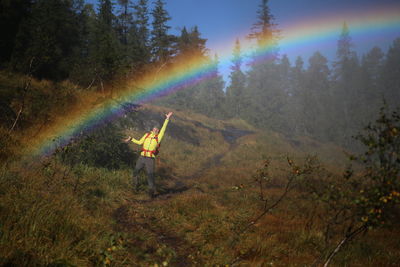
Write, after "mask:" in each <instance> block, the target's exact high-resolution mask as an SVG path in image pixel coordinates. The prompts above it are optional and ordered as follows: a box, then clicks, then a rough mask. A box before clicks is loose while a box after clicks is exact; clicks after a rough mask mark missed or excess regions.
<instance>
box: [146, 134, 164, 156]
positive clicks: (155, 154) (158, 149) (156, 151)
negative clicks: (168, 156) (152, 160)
mask: <svg viewBox="0 0 400 267" xmlns="http://www.w3.org/2000/svg"><path fill="white" fill-rule="evenodd" d="M150 134H151V133H147V135H146V137H145V138H144V140H146V139H147V138H149V136H150ZM153 139H155V140H156V142H157V146H156V150H146V149H144V147H142V151H144V152H148V153H150V156H152V155H154V156H157V155H158V154H159V153H160V143H159V142H158V135H156V136H154V138H153Z"/></svg>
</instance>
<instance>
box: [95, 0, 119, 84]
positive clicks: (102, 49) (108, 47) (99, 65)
mask: <svg viewBox="0 0 400 267" xmlns="http://www.w3.org/2000/svg"><path fill="white" fill-rule="evenodd" d="M114 26H115V15H114V13H113V3H112V1H111V0H100V2H99V14H98V20H97V25H96V30H95V31H96V32H95V40H94V46H93V48H94V49H93V50H94V51H93V53H92V56H93V60H92V61H93V62H94V66H93V67H94V69H95V75H96V76H97V78H98V82H100V84H101V85H102V84H103V83H104V82H106V81H111V80H112V79H113V78H114V77H115V75H117V74H118V70H119V67H120V63H121V60H122V53H121V46H120V42H119V40H118V37H117V34H116V31H115V28H114Z"/></svg>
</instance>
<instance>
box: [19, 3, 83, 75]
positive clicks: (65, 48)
mask: <svg viewBox="0 0 400 267" xmlns="http://www.w3.org/2000/svg"><path fill="white" fill-rule="evenodd" d="M74 3H76V1H51V0H38V1H36V2H35V3H34V4H33V5H32V9H31V12H30V14H29V16H27V17H26V18H25V19H24V20H23V21H22V22H21V25H20V27H19V32H18V34H17V36H16V41H15V46H14V51H13V55H12V66H13V68H14V69H15V70H17V71H22V72H27V68H29V66H30V63H29V62H31V61H32V59H34V60H33V68H32V69H31V71H32V70H33V74H34V75H36V76H37V77H39V78H49V79H54V80H60V79H65V78H67V77H68V74H69V72H70V70H71V56H73V53H74V49H75V48H76V47H78V46H79V42H80V32H79V20H78V17H77V14H76V12H75V10H74V7H75V6H74Z"/></svg>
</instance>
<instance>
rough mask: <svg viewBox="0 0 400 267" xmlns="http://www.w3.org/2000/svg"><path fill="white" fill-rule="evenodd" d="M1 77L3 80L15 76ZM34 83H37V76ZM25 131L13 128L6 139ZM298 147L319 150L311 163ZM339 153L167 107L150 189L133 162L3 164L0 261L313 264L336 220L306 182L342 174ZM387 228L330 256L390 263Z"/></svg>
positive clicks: (138, 132)
mask: <svg viewBox="0 0 400 267" xmlns="http://www.w3.org/2000/svg"><path fill="white" fill-rule="evenodd" d="M3 78H4V77H3ZM5 80H6V79H5V78H4V79H3V87H2V88H5V87H7V86H12V85H10V84H8V85H7V86H6V85H4V84H5V83H6V82H4V81H5ZM57 86H59V85H57ZM67 87H68V86H67ZM35 88H37V90H36V91H35V92H36V93H37V94H39V93H43V92H45V88H46V82H40V83H39V82H38V84H36V85H35ZM68 88H69V87H68ZM67 91H68V90H67ZM71 92H72V93H71V95H74V96H76V97H73V98H74V99H75V98H76V99H79V93H77V92H75V91H71ZM36 93H35V94H36ZM35 94H34V95H35ZM45 95H46V94H45ZM47 96H48V97H52V95H51V94H50V93H49V94H48V95H47ZM59 97H60V99H63V97H64V98H67V99H70V97H69V96H65V95H64V96H59ZM60 101H61V100H60ZM76 101H77V102H79V100H76ZM94 102H95V101H94ZM78 104H79V103H78ZM70 105H76V102H75V103H71V104H70ZM53 108H54V107H53ZM49 109H50V110H54V109H52V108H49ZM57 109H58V112H50V113H49V114H50V117H49V118H48V120H47V123H48V124H51V121H56V120H61V119H62V116H63V113H64V112H65V111H66V110H68V105H67V104H66V106H65V107H63V106H58V107H57ZM168 111H170V110H169V109H167V108H163V107H158V106H151V105H146V106H143V107H141V108H139V109H138V110H137V111H136V112H135V113H134V116H132V117H131V118H130V119H128V121H130V122H129V123H128V124H125V125H124V127H125V130H124V132H123V133H122V135H131V136H134V137H136V138H139V137H141V136H142V135H143V134H144V133H145V132H146V131H147V130H148V128H149V127H151V126H152V124H153V122H154V121H158V122H159V123H162V121H163V118H164V114H165V113H167V112H168ZM172 111H173V110H172ZM25 121H26V123H27V122H28V121H29V120H27V119H26V118H25ZM42 121H43V118H42V117H41V116H38V117H37V122H38V123H37V124H34V125H33V126H31V128H29V125H28V126H26V127H27V129H28V130H29V131H30V132H34V130H35V131H38V130H40V125H41V124H40V123H39V122H42ZM43 127H45V126H43ZM17 133H18V134H17ZM20 136H21V137H20ZM24 138H26V137H24V135H23V134H22V133H19V132H16V134H15V136H14V139H13V140H15V142H17V143H18V141H20V140H24ZM7 142H11V141H9V140H8V141H7ZM21 142H22V143H24V141H21ZM15 147H17V145H16V146H15ZM129 147H130V149H131V150H134V151H139V147H138V146H135V145H134V144H131V145H129ZM307 155H317V156H318V158H319V160H320V163H318V162H317V161H315V160H314V159H312V158H310V157H307ZM132 161H134V157H132ZM346 163H347V161H346V157H345V156H344V154H343V149H342V148H340V147H337V146H335V145H333V144H323V143H319V142H317V141H314V140H311V139H309V138H306V137H298V138H293V137H288V136H283V135H281V134H278V133H274V132H268V131H260V130H258V129H255V128H253V127H251V126H250V125H248V124H247V123H246V122H244V121H241V120H230V121H221V120H216V119H210V118H207V117H205V116H202V115H200V114H194V113H191V112H188V111H174V115H173V117H172V119H171V122H170V124H169V126H168V128H167V132H166V136H165V139H164V140H163V142H162V145H161V153H160V156H159V158H158V160H157V177H156V184H157V188H158V196H157V197H156V198H155V199H149V198H148V197H147V194H146V178H145V176H144V175H143V177H142V186H141V190H140V192H138V193H136V192H134V191H133V190H132V184H131V173H132V169H131V168H120V169H114V170H113V169H105V168H100V167H94V166H88V165H84V164H79V163H78V164H66V163H65V162H64V161H63V160H62V158H61V157H48V158H46V159H42V160H41V161H34V162H33V161H22V160H17V161H7V163H6V164H2V165H1V169H0V265H3V266H226V265H228V266H312V265H313V264H317V265H318V264H321V261H318V259H321V256H322V257H325V256H327V254H328V253H329V252H330V251H331V249H332V247H334V244H336V243H337V242H338V241H340V238H341V231H342V228H341V227H342V225H330V227H331V228H332V229H334V230H335V231H328V230H329V229H327V228H326V225H327V224H326V219H327V218H330V217H329V216H331V215H332V214H334V212H335V210H333V209H331V208H329V207H327V205H326V203H332V202H326V201H325V200H324V199H321V198H318V197H317V196H315V195H313V194H311V193H310V192H311V191H309V188H307V187H308V186H314V185H316V184H321V186H322V188H323V184H324V183H325V182H328V181H329V182H331V181H335V179H337V181H338V182H337V183H339V181H341V180H340V174H341V173H342V172H343V170H344V168H345V166H346ZM288 185H290V186H289V188H290V190H286V188H288V187H287V186H288ZM338 186H340V184H338ZM324 201H325V202H324ZM345 226H346V225H344V227H345ZM327 232H329V233H332V235H329V236H327V235H326V233H327ZM387 236H391V237H399V232H398V230H395V231H390V230H385V229H383V230H382V229H380V230H379V231H378V230H373V229H372V230H371V231H370V232H369V233H368V235H363V236H360V237H359V238H358V239H357V240H356V241H354V242H353V243H350V244H349V245H348V246H346V247H345V249H343V250H342V251H341V253H339V254H338V255H337V256H336V257H335V259H334V261H333V265H337V266H346V265H351V266H395V265H396V264H399V262H398V259H399V258H400V253H399V251H400V241H399V240H400V239H399V238H390V239H387V238H385V237H387Z"/></svg>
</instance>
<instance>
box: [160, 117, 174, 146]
mask: <svg viewBox="0 0 400 267" xmlns="http://www.w3.org/2000/svg"><path fill="white" fill-rule="evenodd" d="M171 116H172V112H169V113H168V114H165V121H164V124H163V126H162V127H161V130H160V133H159V134H158V142H161V140H162V138H163V137H164V133H165V130H166V129H167V125H168V122H169V118H170V117H171Z"/></svg>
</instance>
